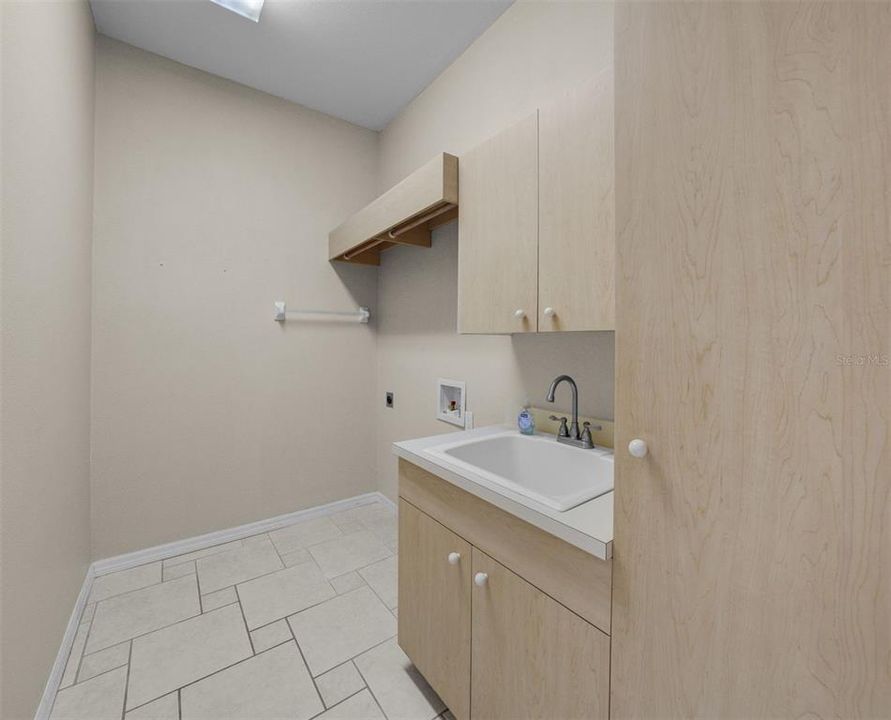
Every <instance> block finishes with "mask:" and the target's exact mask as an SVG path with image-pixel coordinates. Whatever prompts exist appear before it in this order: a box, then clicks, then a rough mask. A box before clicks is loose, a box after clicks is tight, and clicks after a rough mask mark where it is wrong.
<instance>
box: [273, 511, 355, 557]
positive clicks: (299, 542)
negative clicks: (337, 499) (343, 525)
mask: <svg viewBox="0 0 891 720" xmlns="http://www.w3.org/2000/svg"><path fill="white" fill-rule="evenodd" d="M341 534H342V533H341V532H340V530H339V529H338V527H337V525H335V524H334V523H333V522H331V519H330V518H328V517H326V516H322V517H315V518H310V519H308V520H301V521H300V522H298V523H295V524H294V525H289V526H288V527H285V528H281V529H280V530H273V531H272V532H271V533H269V537H271V538H272V542H274V543H275V547H276V549H277V550H278V551H279V552H280V553H289V552H293V551H294V550H299V549H301V548H306V547H309V546H310V545H315V544H316V543H320V542H322V541H324V540H330V539H331V538H335V537H340V535H341Z"/></svg>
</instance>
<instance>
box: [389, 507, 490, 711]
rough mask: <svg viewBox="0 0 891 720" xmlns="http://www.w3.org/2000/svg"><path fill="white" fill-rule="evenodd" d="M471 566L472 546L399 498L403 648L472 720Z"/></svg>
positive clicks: (455, 707)
mask: <svg viewBox="0 0 891 720" xmlns="http://www.w3.org/2000/svg"><path fill="white" fill-rule="evenodd" d="M451 553H458V555H459V557H458V558H457V560H456V559H455V558H454V556H453V557H452V558H451V561H450V558H449V555H450V554H451ZM471 562H472V558H471V546H470V544H469V543H467V542H465V541H464V540H462V539H461V538H460V537H458V536H457V535H455V533H453V532H451V531H450V530H447V529H446V528H445V527H444V526H442V525H440V524H439V523H438V522H436V520H434V519H433V518H431V517H430V516H428V515H425V514H424V513H422V512H421V511H420V510H418V509H417V508H416V507H415V506H414V505H411V504H409V503H407V502H405V500H401V499H400V501H399V645H400V646H401V647H402V649H403V650H404V651H405V654H406V655H408V656H409V658H411V661H412V662H413V663H414V664H415V667H417V668H418V670H420V671H421V674H422V675H423V676H424V677H425V678H426V679H427V682H429V683H430V685H431V686H432V687H433V689H434V690H436V692H437V693H439V696H440V697H441V698H442V700H443V702H445V704H446V705H447V706H448V707H449V709H450V710H451V711H452V713H453V714H454V715H455V717H456V718H458V720H467V718H469V716H470V585H471V578H470V568H471Z"/></svg>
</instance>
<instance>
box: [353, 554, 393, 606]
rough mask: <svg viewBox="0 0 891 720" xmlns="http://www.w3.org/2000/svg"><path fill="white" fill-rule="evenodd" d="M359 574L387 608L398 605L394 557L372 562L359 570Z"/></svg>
mask: <svg viewBox="0 0 891 720" xmlns="http://www.w3.org/2000/svg"><path fill="white" fill-rule="evenodd" d="M359 574H360V575H361V576H362V577H363V578H364V579H365V582H367V583H368V584H369V585H370V586H371V589H372V590H374V591H375V592H376V593H377V596H378V597H379V598H380V599H381V600H383V602H384V605H386V606H387V607H388V608H391V609H392V608H394V607H396V605H398V604H399V603H398V597H397V595H398V583H397V580H396V574H397V563H396V558H395V557H389V558H387V559H386V560H381V561H380V562H376V563H374V565H369V566H368V567H364V568H362V569H361V570H359Z"/></svg>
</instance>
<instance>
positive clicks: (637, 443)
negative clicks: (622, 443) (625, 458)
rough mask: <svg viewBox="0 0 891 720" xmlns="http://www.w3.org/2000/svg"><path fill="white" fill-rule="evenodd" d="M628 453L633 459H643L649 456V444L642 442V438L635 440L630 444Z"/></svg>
mask: <svg viewBox="0 0 891 720" xmlns="http://www.w3.org/2000/svg"><path fill="white" fill-rule="evenodd" d="M628 452H629V453H630V454H631V456H632V457H636V458H642V457H645V456H646V454H647V443H646V441H645V440H641V439H640V438H634V440H632V441H631V442H630V443H628Z"/></svg>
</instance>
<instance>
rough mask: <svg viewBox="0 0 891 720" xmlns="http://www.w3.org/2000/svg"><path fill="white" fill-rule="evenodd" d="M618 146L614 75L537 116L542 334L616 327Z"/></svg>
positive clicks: (604, 76)
mask: <svg viewBox="0 0 891 720" xmlns="http://www.w3.org/2000/svg"><path fill="white" fill-rule="evenodd" d="M614 146H615V141H614V137H613V74H612V71H611V70H610V71H604V72H603V73H601V75H600V76H598V77H597V79H596V80H594V81H592V82H590V83H588V84H586V85H584V86H583V87H580V88H578V89H576V90H574V91H573V92H571V93H568V94H567V95H566V96H565V97H563V98H561V99H560V100H558V101H557V102H554V103H552V104H551V105H549V106H547V107H543V108H542V109H541V110H540V111H539V115H538V168H539V181H538V182H539V208H538V217H539V221H538V225H539V233H538V331H539V332H553V331H559V330H613V329H614V328H615V321H616V320H615V283H614V275H615V267H616V262H615V257H616V239H615V198H614V193H613V189H614V185H615V156H614ZM548 308H550V309H551V312H547V313H546V310H547V309H548Z"/></svg>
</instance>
